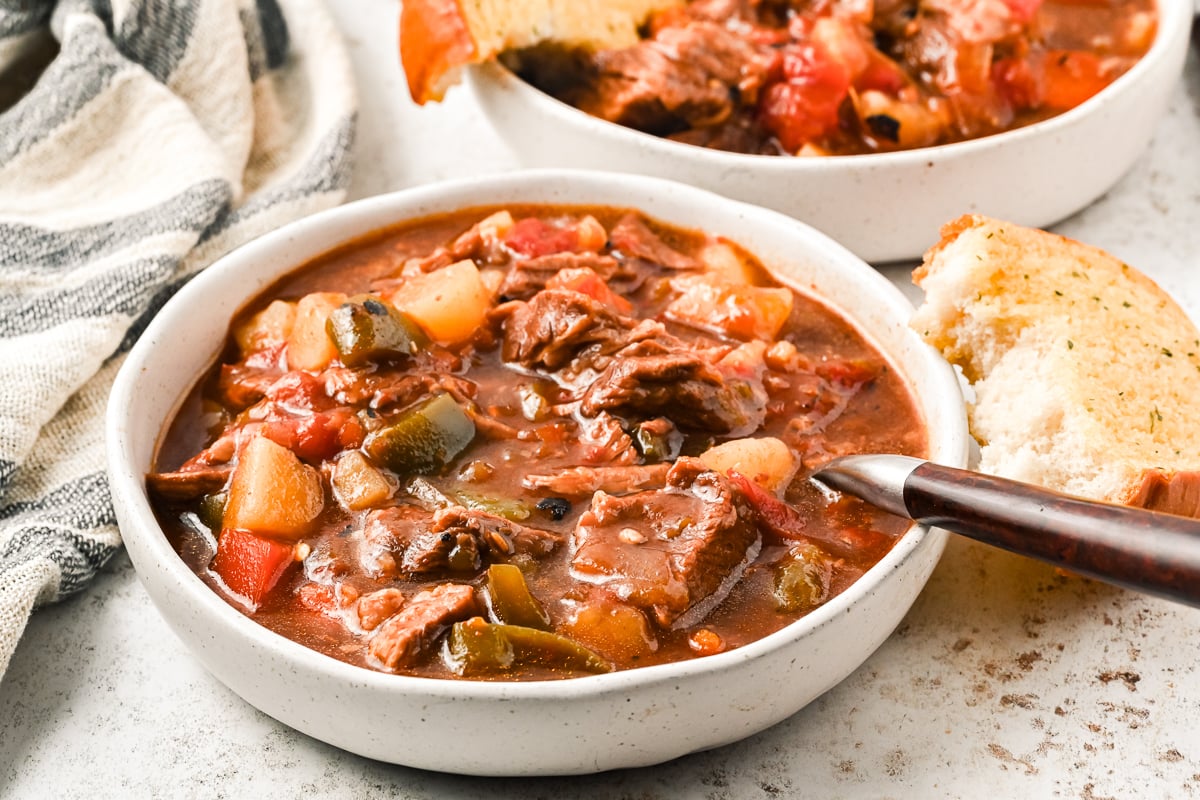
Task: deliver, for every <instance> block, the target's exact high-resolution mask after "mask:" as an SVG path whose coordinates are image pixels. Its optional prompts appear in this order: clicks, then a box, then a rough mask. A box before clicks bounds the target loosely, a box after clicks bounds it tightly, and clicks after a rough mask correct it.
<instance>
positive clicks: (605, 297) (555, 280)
mask: <svg viewBox="0 0 1200 800" xmlns="http://www.w3.org/2000/svg"><path fill="white" fill-rule="evenodd" d="M546 288H548V289H570V290H571V291H573V292H579V293H580V294H586V295H587V296H588V297H590V298H592V299H593V300H595V301H597V302H599V303H603V304H604V305H606V306H608V307H609V308H611V309H613V310H614V311H616V312H618V313H621V314H630V313H632V312H633V304H632V303H630V302H629V301H628V300H626V299H625V298H624V297H621V295H619V294H617V293H616V292H614V291H613V290H612V289H610V288H609V286H608V284H607V283H605V282H604V279H603V278H601V277H600V276H599V275H597V274H596V272H595V271H593V270H590V269H586V268H583V269H567V270H563V271H562V272H559V273H557V274H556V275H554V276H553V277H552V278H550V280H548V281H546Z"/></svg>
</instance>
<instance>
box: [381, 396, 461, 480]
mask: <svg viewBox="0 0 1200 800" xmlns="http://www.w3.org/2000/svg"><path fill="white" fill-rule="evenodd" d="M474 438H475V423H474V421H472V420H471V417H470V415H469V414H467V412H466V411H464V410H463V408H462V406H460V405H459V404H458V403H456V402H454V398H452V397H451V396H450V395H448V394H439V395H437V396H435V397H431V398H429V399H428V400H423V401H421V402H420V403H418V404H417V405H415V406H413V407H412V408H410V409H408V410H407V411H405V412H404V413H403V414H401V415H400V417H399V418H398V419H396V420H395V421H393V422H391V423H390V424H388V425H387V426H385V427H383V428H380V429H379V430H377V431H375V432H374V433H371V434H370V435H369V436H367V438H366V441H364V442H363V451H364V452H365V453H366V454H367V455H368V456H370V457H371V459H372V460H373V461H374V462H375V463H376V464H380V465H382V466H385V467H387V468H388V469H390V470H392V471H393V472H397V473H414V472H433V471H435V470H437V469H440V468H441V467H443V466H445V465H446V464H448V463H450V462H451V461H452V460H453V459H454V458H455V457H456V456H457V455H458V454H459V453H461V452H462V451H463V450H465V449H466V447H467V445H469V444H470V443H471V441H472V440H473V439H474Z"/></svg>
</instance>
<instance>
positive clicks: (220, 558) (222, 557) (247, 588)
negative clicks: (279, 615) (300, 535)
mask: <svg viewBox="0 0 1200 800" xmlns="http://www.w3.org/2000/svg"><path fill="white" fill-rule="evenodd" d="M294 553H295V551H294V549H293V548H292V546H291V545H290V544H283V543H281V542H276V541H274V540H273V539H264V538H263V537H261V536H255V535H254V534H252V533H249V532H247V531H243V530H238V529H237V528H226V529H225V530H223V531H221V538H220V540H219V541H218V542H217V555H216V557H215V558H213V562H212V570H213V572H215V573H217V575H218V576H220V578H221V580H222V581H224V583H225V586H227V587H228V588H229V590H230V591H231V592H233V593H234V594H236V595H238V596H240V597H242V598H244V599H245V600H246V601H247V602H248V603H249V604H250V606H251V610H254V609H257V608H258V607H259V606H260V605H261V604H262V601H263V599H264V598H266V596H267V594H268V593H269V592H270V591H271V589H273V588H274V587H275V584H277V583H279V579H280V578H282V577H283V573H284V572H286V571H287V568H288V567H289V566H290V565H291V564H292V563H293V562H294V561H295V555H294Z"/></svg>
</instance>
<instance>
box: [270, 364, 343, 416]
mask: <svg viewBox="0 0 1200 800" xmlns="http://www.w3.org/2000/svg"><path fill="white" fill-rule="evenodd" d="M266 396H267V399H268V400H270V401H271V402H272V403H275V404H276V405H280V406H284V407H286V408H288V409H290V410H293V411H316V410H320V409H324V408H329V407H330V406H331V405H333V401H332V400H331V399H330V398H329V396H328V395H327V394H326V393H325V384H324V383H323V382H322V381H321V380H320V379H319V378H317V377H316V376H314V375H310V374H308V373H307V372H302V371H299V370H296V371H293V372H288V373H286V374H285V375H283V376H282V377H281V378H280V379H279V380H277V381H275V382H274V383H273V384H271V386H270V388H268V389H267V392H266Z"/></svg>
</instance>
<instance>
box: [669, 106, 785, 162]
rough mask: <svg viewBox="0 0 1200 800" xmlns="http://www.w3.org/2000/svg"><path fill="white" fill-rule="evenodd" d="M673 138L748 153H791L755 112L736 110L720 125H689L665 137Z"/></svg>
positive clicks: (728, 150) (685, 142)
mask: <svg viewBox="0 0 1200 800" xmlns="http://www.w3.org/2000/svg"><path fill="white" fill-rule="evenodd" d="M667 138H668V139H671V140H673V141H676V142H683V143H684V144H691V145H695V146H696V147H708V148H711V149H713V150H724V151H726V152H729V153H748V154H750V155H759V156H783V155H791V153H788V152H786V151H785V150H784V149H783V148H782V147H781V146H780V144H779V140H778V139H776V138H775V137H774V136H771V135H770V133H768V132H767V131H766V130H765V129H764V128H763V127H762V125H760V124H759V123H758V119H757V117H756V115H755V114H754V113H752V112H749V111H744V110H739V111H738V112H737V113H735V114H734V115H733V116H731V117H730V118H729V119H727V120H725V121H724V122H722V123H721V124H720V125H710V126H709V127H707V128H689V129H688V130H686V131H680V132H679V133H672V134H671V135H670V136H668V137H667Z"/></svg>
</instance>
